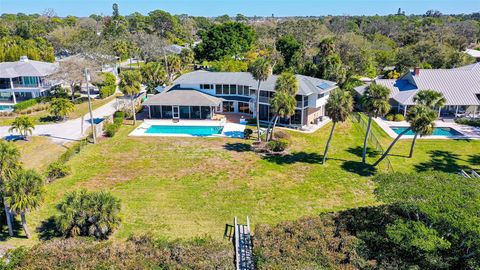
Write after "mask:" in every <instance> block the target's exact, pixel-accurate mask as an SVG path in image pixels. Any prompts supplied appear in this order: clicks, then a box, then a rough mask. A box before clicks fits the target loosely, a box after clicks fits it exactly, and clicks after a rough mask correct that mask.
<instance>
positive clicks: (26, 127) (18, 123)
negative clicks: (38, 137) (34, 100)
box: [8, 116, 35, 141]
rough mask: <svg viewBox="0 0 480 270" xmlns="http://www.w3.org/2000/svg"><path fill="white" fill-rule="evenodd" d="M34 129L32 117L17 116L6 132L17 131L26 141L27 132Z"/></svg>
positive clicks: (30, 132) (29, 132)
mask: <svg viewBox="0 0 480 270" xmlns="http://www.w3.org/2000/svg"><path fill="white" fill-rule="evenodd" d="M34 129H35V123H34V122H33V119H32V118H30V117H28V116H19V117H16V118H15V120H13V122H12V125H11V127H10V129H8V132H18V133H20V135H21V136H22V137H23V139H24V140H26V141H28V137H27V136H28V134H30V135H31V134H32V131H33V130H34Z"/></svg>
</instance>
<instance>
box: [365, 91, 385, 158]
mask: <svg viewBox="0 0 480 270" xmlns="http://www.w3.org/2000/svg"><path fill="white" fill-rule="evenodd" d="M389 97H390V90H389V89H388V88H386V87H385V86H382V85H378V84H372V85H370V86H369V87H368V88H367V90H366V91H365V93H364V94H363V96H362V99H361V103H362V107H363V110H364V112H365V113H366V114H367V115H368V125H367V131H366V132H365V139H364V140H363V152H362V162H363V163H365V160H366V156H367V142H368V136H369V135H370V129H371V128H372V119H373V117H381V116H384V115H385V114H387V113H388V112H389V111H390V103H389V102H388V100H389Z"/></svg>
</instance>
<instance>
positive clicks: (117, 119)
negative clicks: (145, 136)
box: [113, 111, 125, 125]
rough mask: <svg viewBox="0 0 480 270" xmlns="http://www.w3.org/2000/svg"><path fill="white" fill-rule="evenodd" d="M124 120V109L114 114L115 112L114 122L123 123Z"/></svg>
mask: <svg viewBox="0 0 480 270" xmlns="http://www.w3.org/2000/svg"><path fill="white" fill-rule="evenodd" d="M123 120H125V112H122V111H116V112H115V113H114V114H113V122H114V123H115V124H119V125H120V124H122V123H123Z"/></svg>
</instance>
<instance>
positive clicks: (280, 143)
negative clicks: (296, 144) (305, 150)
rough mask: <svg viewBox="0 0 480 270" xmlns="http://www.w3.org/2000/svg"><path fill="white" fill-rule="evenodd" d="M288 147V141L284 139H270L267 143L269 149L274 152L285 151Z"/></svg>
mask: <svg viewBox="0 0 480 270" xmlns="http://www.w3.org/2000/svg"><path fill="white" fill-rule="evenodd" d="M287 147H288V141H287V140H284V139H279V140H275V141H269V142H268V143H267V148H268V150H270V151H273V152H283V151H285V149H286V148H287Z"/></svg>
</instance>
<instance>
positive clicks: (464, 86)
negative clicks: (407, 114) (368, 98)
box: [375, 63, 480, 105]
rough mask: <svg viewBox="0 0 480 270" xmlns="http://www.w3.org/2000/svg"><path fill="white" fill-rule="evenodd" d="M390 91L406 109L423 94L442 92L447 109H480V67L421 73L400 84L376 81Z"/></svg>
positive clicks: (392, 81)
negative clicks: (428, 91) (470, 106)
mask: <svg viewBox="0 0 480 270" xmlns="http://www.w3.org/2000/svg"><path fill="white" fill-rule="evenodd" d="M375 83H377V84H379V85H383V86H386V87H387V88H389V89H390V91H391V93H390V96H391V98H393V99H395V100H396V101H398V102H399V103H401V104H404V105H415V102H413V97H414V96H415V94H416V93H417V92H418V91H419V90H426V89H431V90H435V91H438V92H441V93H442V94H443V96H444V97H445V98H446V99H447V102H446V105H480V100H479V98H478V96H477V95H480V63H477V64H473V65H468V66H464V67H460V68H454V69H420V72H419V74H418V75H415V74H413V73H411V72H409V73H407V74H405V75H404V76H403V77H402V78H400V79H398V80H375Z"/></svg>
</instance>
